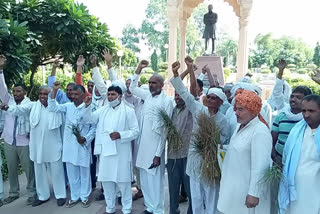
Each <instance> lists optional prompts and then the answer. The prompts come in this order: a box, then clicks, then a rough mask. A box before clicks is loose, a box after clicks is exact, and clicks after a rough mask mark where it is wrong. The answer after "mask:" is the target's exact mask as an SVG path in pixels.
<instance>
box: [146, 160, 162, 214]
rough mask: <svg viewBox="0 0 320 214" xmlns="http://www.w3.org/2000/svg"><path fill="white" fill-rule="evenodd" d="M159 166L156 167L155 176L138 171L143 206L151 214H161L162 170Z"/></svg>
mask: <svg viewBox="0 0 320 214" xmlns="http://www.w3.org/2000/svg"><path fill="white" fill-rule="evenodd" d="M162 164H164V163H161V165H162ZM161 165H160V166H158V167H157V169H156V173H155V175H152V174H150V173H148V172H147V171H146V170H145V169H140V181H141V189H142V193H143V198H144V204H145V206H146V207H147V211H148V212H151V213H153V214H163V202H164V183H163V179H164V169H163V166H161ZM160 167H161V168H160Z"/></svg>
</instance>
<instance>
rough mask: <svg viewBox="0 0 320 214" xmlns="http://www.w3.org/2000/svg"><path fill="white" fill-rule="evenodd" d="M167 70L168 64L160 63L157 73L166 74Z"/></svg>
mask: <svg viewBox="0 0 320 214" xmlns="http://www.w3.org/2000/svg"><path fill="white" fill-rule="evenodd" d="M167 70H168V62H161V63H160V64H159V70H158V72H159V73H166V72H167Z"/></svg>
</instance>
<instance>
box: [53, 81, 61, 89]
mask: <svg viewBox="0 0 320 214" xmlns="http://www.w3.org/2000/svg"><path fill="white" fill-rule="evenodd" d="M59 88H60V82H59V81H56V82H54V83H53V90H54V91H58V90H59Z"/></svg>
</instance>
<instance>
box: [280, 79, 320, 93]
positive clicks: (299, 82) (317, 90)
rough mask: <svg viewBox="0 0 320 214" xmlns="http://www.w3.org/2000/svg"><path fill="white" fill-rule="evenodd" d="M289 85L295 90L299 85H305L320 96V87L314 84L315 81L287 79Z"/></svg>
mask: <svg viewBox="0 0 320 214" xmlns="http://www.w3.org/2000/svg"><path fill="white" fill-rule="evenodd" d="M286 80H287V81H288V83H289V85H290V86H291V87H292V88H295V87H297V86H299V85H304V86H308V87H309V88H310V89H311V90H312V91H313V93H314V94H318V95H320V87H319V85H318V84H317V83H316V82H314V81H310V80H306V79H302V78H292V79H291V78H287V79H286Z"/></svg>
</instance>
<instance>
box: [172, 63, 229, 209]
mask: <svg viewBox="0 0 320 214" xmlns="http://www.w3.org/2000/svg"><path fill="white" fill-rule="evenodd" d="M188 66H189V67H190V68H192V63H191V62H190V65H188ZM179 67H180V63H179V62H175V63H174V64H173V65H172V69H173V72H174V78H172V79H171V80H170V81H171V83H172V85H173V87H174V88H175V90H176V92H177V93H178V94H179V95H180V96H181V98H182V99H183V100H184V102H185V104H186V107H187V108H188V109H189V111H190V112H191V113H192V116H193V130H192V132H193V133H196V132H197V131H198V129H199V126H198V123H197V121H198V116H199V114H201V113H205V114H207V115H209V116H211V117H212V118H214V120H215V121H216V124H217V126H218V127H219V129H220V140H221V144H228V142H229V139H230V127H229V123H228V121H227V119H226V117H225V116H224V115H223V114H222V113H221V112H220V111H219V106H216V105H210V104H209V106H210V107H207V106H204V105H203V104H202V103H200V102H199V101H197V100H196V99H195V98H194V96H193V95H191V93H190V92H188V90H187V88H186V87H185V86H184V85H183V82H182V80H181V78H180V76H179V74H178V69H179ZM189 72H190V75H194V74H193V71H192V69H190V70H189ZM211 96H215V97H216V98H215V99H216V101H215V102H217V101H218V99H220V105H221V104H222V103H223V98H219V97H222V96H225V95H224V93H223V91H222V90H221V89H219V88H211V89H209V90H208V92H207V95H206V97H207V99H209V98H208V97H210V101H207V104H208V102H211V103H212V102H213V101H211ZM214 104H217V103H214ZM212 112H215V113H212ZM190 132H191V130H190ZM194 140H195V139H193V138H192V140H191V143H190V146H189V152H188V161H187V168H186V173H187V175H189V176H190V191H191V198H192V211H193V213H197V214H204V213H206V214H215V213H217V201H218V193H219V182H218V181H217V182H214V183H213V184H208V182H207V181H206V180H205V179H204V178H203V176H202V175H201V161H202V158H201V156H200V155H198V154H197V153H196V151H195V148H194V147H195V146H194V143H193V142H194Z"/></svg>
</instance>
